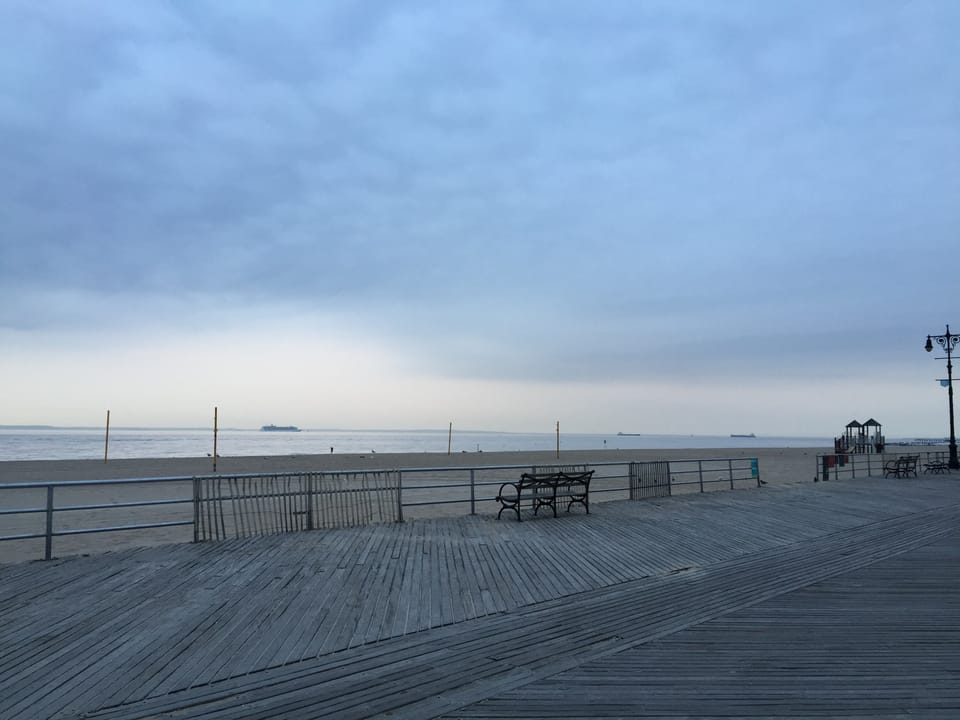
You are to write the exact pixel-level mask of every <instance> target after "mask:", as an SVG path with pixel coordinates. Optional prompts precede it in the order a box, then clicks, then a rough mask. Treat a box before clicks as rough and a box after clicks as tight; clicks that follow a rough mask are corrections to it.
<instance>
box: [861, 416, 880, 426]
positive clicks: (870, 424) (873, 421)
mask: <svg viewBox="0 0 960 720" xmlns="http://www.w3.org/2000/svg"><path fill="white" fill-rule="evenodd" d="M863 426H864V427H880V423H878V422H877V421H876V420H874V419H873V418H870V419H869V420H867V421H866V422H865V423H864V424H863Z"/></svg>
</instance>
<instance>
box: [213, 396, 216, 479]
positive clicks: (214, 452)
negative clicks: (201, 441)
mask: <svg viewBox="0 0 960 720" xmlns="http://www.w3.org/2000/svg"><path fill="white" fill-rule="evenodd" d="M213 471H214V472H216V471H217V407H216V405H214V407H213Z"/></svg>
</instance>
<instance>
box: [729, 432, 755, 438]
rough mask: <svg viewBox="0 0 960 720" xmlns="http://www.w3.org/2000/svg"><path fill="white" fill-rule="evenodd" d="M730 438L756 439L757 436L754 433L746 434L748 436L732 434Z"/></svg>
mask: <svg viewBox="0 0 960 720" xmlns="http://www.w3.org/2000/svg"><path fill="white" fill-rule="evenodd" d="M730 437H745V438H755V437H756V435H755V434H754V433H748V434H746V435H733V434H731V435H730Z"/></svg>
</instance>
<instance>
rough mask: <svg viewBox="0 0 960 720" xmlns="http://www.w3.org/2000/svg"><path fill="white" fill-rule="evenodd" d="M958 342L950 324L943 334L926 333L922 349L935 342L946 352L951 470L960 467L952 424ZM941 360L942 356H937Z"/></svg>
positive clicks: (929, 346)
mask: <svg viewBox="0 0 960 720" xmlns="http://www.w3.org/2000/svg"><path fill="white" fill-rule="evenodd" d="M958 342H960V335H956V334H952V333H951V332H950V326H949V325H947V332H946V333H945V334H944V335H927V344H926V345H924V346H923V347H924V350H926V351H927V352H932V351H933V344H934V343H936V344H937V345H939V346H940V347H942V348H943V349H944V350H946V352H947V358H946V360H947V398H948V399H949V405H950V461H949V463H948V465H949V466H950V469H951V470H957V469H960V461H958V460H957V434H956V432H955V430H954V424H953V349H954V348H955V347H956V346H957V343H958ZM937 359H938V360H942V359H943V358H937Z"/></svg>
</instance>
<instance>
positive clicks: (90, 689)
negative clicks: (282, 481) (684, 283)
mask: <svg viewBox="0 0 960 720" xmlns="http://www.w3.org/2000/svg"><path fill="white" fill-rule="evenodd" d="M958 520H960V483H957V482H956V480H955V479H953V478H951V477H945V478H943V477H939V478H936V479H933V478H920V479H916V480H913V479H911V480H909V481H903V480H879V479H876V478H868V479H860V480H854V481H848V482H842V483H837V482H834V483H822V484H818V485H796V486H790V487H783V488H765V489H763V490H743V491H736V492H726V493H711V494H707V495H703V496H700V495H693V496H681V497H674V498H667V499H662V500H658V501H647V502H630V501H622V502H611V503H603V504H599V505H597V506H595V509H594V511H593V512H592V513H591V514H590V515H589V516H587V515H583V514H576V515H570V516H564V517H561V518H558V519H556V520H554V519H552V518H547V519H538V520H536V521H534V522H524V523H516V522H511V521H506V520H504V521H500V522H497V521H495V520H492V519H489V518H481V517H477V518H460V519H442V520H423V521H416V522H410V523H404V524H396V525H389V526H379V527H371V528H359V529H349V530H337V531H326V532H313V533H301V534H296V535H285V536H274V537H270V538H263V539H256V540H245V541H234V542H225V543H220V544H206V545H173V546H164V547H155V548H147V549H141V550H133V551H122V552H118V553H112V554H107V555H103V556H98V557H89V558H75V559H70V560H63V561H54V562H51V563H45V564H42V563H30V564H26V565H15V566H8V567H3V568H0V588H2V590H0V613H2V616H3V618H4V623H3V625H2V629H0V717H2V718H4V719H7V718H9V719H10V720H12V719H13V718H77V717H93V718H113V719H115V720H121V719H124V720H132V719H134V718H152V717H158V716H162V717H171V718H205V719H207V720H213V719H214V718H250V719H253V718H277V717H290V718H319V717H336V718H362V717H375V716H378V715H384V716H387V715H389V716H390V717H410V718H426V717H471V718H484V717H497V718H502V717H662V716H665V715H680V716H687V717H719V716H736V717H811V716H823V715H829V716H848V717H902V716H904V715H906V714H909V715H910V716H911V717H944V718H947V717H951V718H952V717H957V716H960V650H958V648H960V642H958V641H960V592H958V590H960V580H958V578H957V573H956V558H958V557H960V533H958V531H957V530H956V528H957V527H958V525H957V521H958Z"/></svg>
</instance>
